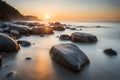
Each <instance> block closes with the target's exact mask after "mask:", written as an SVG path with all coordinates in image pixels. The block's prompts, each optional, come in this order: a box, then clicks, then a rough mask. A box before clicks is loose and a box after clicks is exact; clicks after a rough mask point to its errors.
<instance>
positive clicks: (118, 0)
mask: <svg viewBox="0 0 120 80" xmlns="http://www.w3.org/2000/svg"><path fill="white" fill-rule="evenodd" d="M5 1H6V2H7V3H9V4H11V5H12V6H13V7H15V8H16V9H18V10H19V11H20V12H21V13H22V14H24V15H28V14H30V15H35V16H37V17H39V18H41V19H44V15H46V14H48V15H50V19H51V20H120V0H5Z"/></svg>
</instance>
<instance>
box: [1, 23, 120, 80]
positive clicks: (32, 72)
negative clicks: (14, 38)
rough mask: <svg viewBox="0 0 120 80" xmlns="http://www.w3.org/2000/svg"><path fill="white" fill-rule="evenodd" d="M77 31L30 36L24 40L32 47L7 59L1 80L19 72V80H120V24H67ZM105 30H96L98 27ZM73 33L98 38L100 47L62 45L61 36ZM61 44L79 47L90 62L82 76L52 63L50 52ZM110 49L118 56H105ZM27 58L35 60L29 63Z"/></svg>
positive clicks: (80, 44)
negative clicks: (92, 35) (107, 49)
mask: <svg viewBox="0 0 120 80" xmlns="http://www.w3.org/2000/svg"><path fill="white" fill-rule="evenodd" d="M65 23H67V24H71V25H73V26H72V27H75V26H79V25H80V26H87V27H88V28H82V29H83V30H80V29H81V28H79V27H77V29H78V30H74V31H72V30H66V31H62V32H58V31H55V34H53V35H46V36H45V37H40V36H28V37H22V38H20V40H27V41H30V42H31V43H32V44H33V43H34V44H35V45H31V46H30V47H27V48H24V47H21V50H20V51H19V52H18V53H16V54H12V55H11V56H9V57H6V58H5V59H3V66H2V68H1V69H0V80H5V78H4V77H5V75H6V74H7V73H8V72H11V71H13V72H15V80H120V45H119V44H120V22H69V23H68V22H65ZM97 25H99V26H101V27H100V28H96V27H94V26H97ZM73 32H86V33H91V34H94V35H96V36H97V38H98V42H97V43H92V44H89V43H74V42H71V41H60V40H59V38H57V37H56V36H59V35H61V34H69V35H71V33H73ZM61 43H73V44H76V45H77V46H78V47H79V48H80V49H81V50H82V51H83V52H84V53H85V54H86V55H87V56H88V58H89V59H90V64H89V65H86V66H85V67H84V68H83V69H82V70H81V71H80V72H78V73H75V72H72V71H69V70H67V69H66V68H64V67H62V66H61V65H59V64H57V63H56V62H54V61H53V60H51V58H50V55H49V50H50V48H51V47H52V46H53V45H56V44H61ZM106 48H113V49H114V50H116V51H117V53H118V55H117V56H108V55H106V54H104V53H103V50H104V49H106ZM26 57H31V58H32V60H30V61H26V60H25V58H26Z"/></svg>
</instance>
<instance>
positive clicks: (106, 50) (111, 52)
mask: <svg viewBox="0 0 120 80" xmlns="http://www.w3.org/2000/svg"><path fill="white" fill-rule="evenodd" d="M104 53H106V54H108V55H117V52H116V51H115V50H113V49H111V48H109V49H105V50H104Z"/></svg>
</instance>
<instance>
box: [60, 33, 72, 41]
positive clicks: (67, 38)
mask: <svg viewBox="0 0 120 80" xmlns="http://www.w3.org/2000/svg"><path fill="white" fill-rule="evenodd" d="M60 40H70V36H69V35H66V34H62V35H60Z"/></svg>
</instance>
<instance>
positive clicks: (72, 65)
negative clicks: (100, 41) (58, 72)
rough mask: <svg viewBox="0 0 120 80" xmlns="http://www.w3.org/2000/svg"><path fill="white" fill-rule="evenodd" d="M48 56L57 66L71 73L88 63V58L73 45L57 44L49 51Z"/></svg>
mask: <svg viewBox="0 0 120 80" xmlns="http://www.w3.org/2000/svg"><path fill="white" fill-rule="evenodd" d="M50 56H51V58H52V59H53V60H55V61H56V62H58V63H59V64H61V65H63V66H65V67H66V68H68V69H71V70H73V71H80V69H81V67H82V66H83V65H85V64H86V63H89V59H88V57H87V56H86V55H85V54H84V52H82V51H81V50H80V49H79V48H78V47H77V46H76V45H74V44H59V45H56V46H53V47H52V48H51V49H50Z"/></svg>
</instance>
